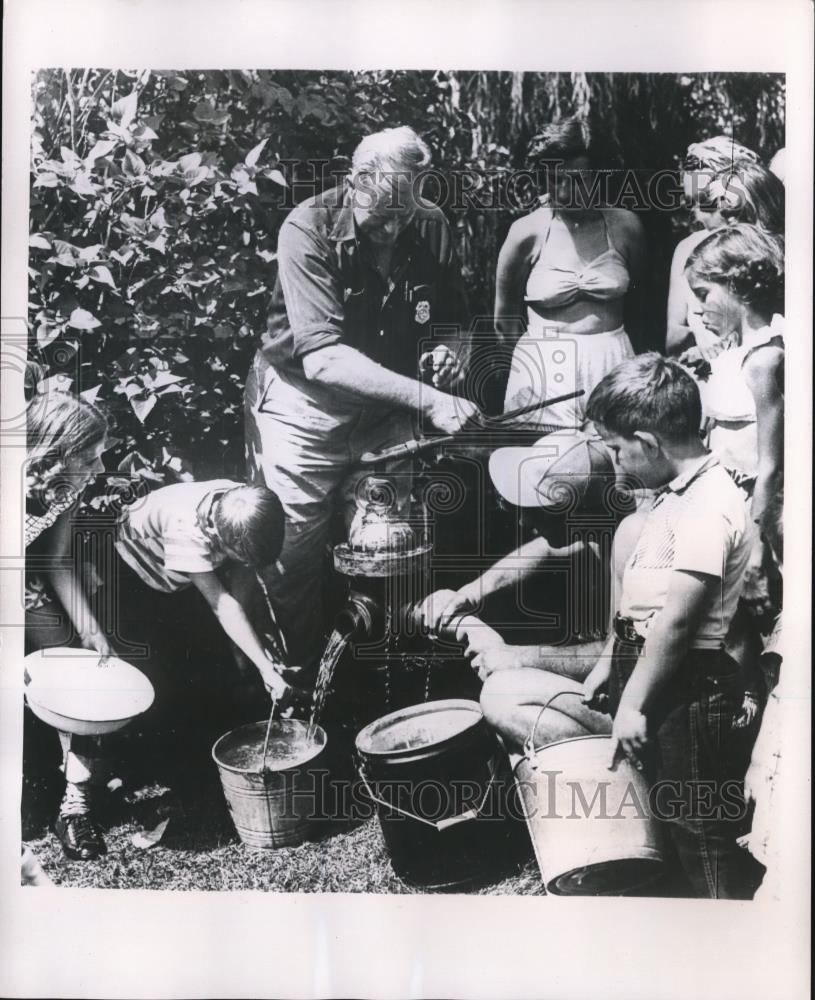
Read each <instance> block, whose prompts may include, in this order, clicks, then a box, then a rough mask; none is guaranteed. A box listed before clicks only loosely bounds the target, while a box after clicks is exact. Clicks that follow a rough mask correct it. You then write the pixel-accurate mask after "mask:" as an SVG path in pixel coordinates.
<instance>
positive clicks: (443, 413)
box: [424, 390, 482, 434]
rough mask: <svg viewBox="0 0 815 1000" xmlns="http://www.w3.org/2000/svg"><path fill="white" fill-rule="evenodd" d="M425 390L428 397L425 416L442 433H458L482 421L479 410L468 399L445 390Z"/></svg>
mask: <svg viewBox="0 0 815 1000" xmlns="http://www.w3.org/2000/svg"><path fill="white" fill-rule="evenodd" d="M426 391H427V392H428V394H429V395H430V399H429V400H428V403H427V405H426V407H425V411H424V412H425V416H426V417H427V419H428V420H429V421H430V423H431V424H433V426H434V427H435V428H436V430H438V431H441V432H442V434H459V433H460V432H461V431H463V430H464V429H465V428H469V427H475V426H477V425H478V424H480V423H481V422H482V414H481V411H480V410H479V409H478V407H477V406H476V405H475V403H471V402H470V400H469V399H464V397H463V396H451V395H449V394H448V393H446V392H437V391H435V390H426Z"/></svg>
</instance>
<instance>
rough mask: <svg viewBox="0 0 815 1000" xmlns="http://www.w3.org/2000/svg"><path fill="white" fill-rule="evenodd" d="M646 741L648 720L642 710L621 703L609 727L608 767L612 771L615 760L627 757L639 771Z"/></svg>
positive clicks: (641, 766) (615, 763)
mask: <svg viewBox="0 0 815 1000" xmlns="http://www.w3.org/2000/svg"><path fill="white" fill-rule="evenodd" d="M647 743H648V722H647V720H646V718H645V716H644V715H643V714H642V712H638V711H637V710H636V709H634V708H626V707H625V705H621V706H620V707H619V709H618V710H617V714H616V716H615V717H614V724H613V726H612V727H611V750H610V752H609V758H608V769H609V770H610V771H613V770H614V768H615V767H616V766H617V762H618V761H619V760H620V759H621V758H622V757H623V756H625V757H627V758H628V760H629V761H630V763H631V764H633V766H634V767H635V768H636V769H637V770H638V771H641V770H642V768H643V760H642V753H643V750H644V749H645V747H646V744H647Z"/></svg>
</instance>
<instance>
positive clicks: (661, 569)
mask: <svg viewBox="0 0 815 1000" xmlns="http://www.w3.org/2000/svg"><path fill="white" fill-rule="evenodd" d="M753 537H754V536H753V526H752V523H751V521H750V519H749V516H748V513H747V507H746V505H745V502H744V494H743V493H742V492H741V490H739V488H738V487H737V486H736V485H735V483H734V482H733V480H732V479H731V478H730V476H729V475H728V474H727V472H726V471H725V470H724V468H723V467H722V466H721V465H720V464H719V461H718V459H717V458H716V457H715V456H713V455H709V454H707V455H704V456H702V457H701V458H700V459H699V461H698V463H697V464H695V465H694V466H693V467H692V468H690V469H688V470H687V471H686V472H684V473H683V474H682V475H681V476H677V477H676V478H675V479H673V480H671V482H670V483H668V485H667V486H666V487H664V489H662V490H660V492H659V493H657V494H656V496H655V497H654V499H653V500H652V502H651V507H650V510H649V512H648V516H647V518H646V519H645V524H644V525H643V529H642V533H641V535H640V537H639V540H638V542H637V545H636V547H635V549H634V552H633V554H632V556H631V558H630V559H629V560H628V563H627V564H626V567H625V571H624V574H623V585H622V597H621V601H620V609H619V610H620V614H621V615H623V616H624V617H627V618H632V619H633V620H634V627H635V629H636V630H637V631H638V632H639V633H640V635H642V636H644V637H646V638H647V635H648V629H649V627H650V626H651V625H653V623H654V621H655V620H656V619H657V617H658V615H659V612H660V611H661V610H662V609H663V607H664V606H665V600H666V596H667V593H668V588H669V586H670V583H671V575H672V573H673V572H674V571H675V570H684V571H686V572H690V573H702V574H705V575H706V576H714V577H716V578H717V579H718V580H720V581H721V586H720V587H719V588H718V589H717V590H716V596H715V600H714V601H713V603H712V604H711V606H710V607H708V608H706V609H705V612H704V614H703V616H702V620H701V622H700V624H699V628H698V631H697V633H696V636H695V637H694V639H693V641H692V643H691V645H692V646H693V648H695V649H718V648H720V647H721V646H722V644H723V642H724V638H725V636H726V634H727V630H728V628H729V626H730V622H731V620H732V618H733V615H734V613H735V610H736V604H737V603H738V599H739V595H740V594H741V589H742V583H743V579H744V572H745V569H746V567H747V560H748V558H749V554H750V547H751V544H752V540H753Z"/></svg>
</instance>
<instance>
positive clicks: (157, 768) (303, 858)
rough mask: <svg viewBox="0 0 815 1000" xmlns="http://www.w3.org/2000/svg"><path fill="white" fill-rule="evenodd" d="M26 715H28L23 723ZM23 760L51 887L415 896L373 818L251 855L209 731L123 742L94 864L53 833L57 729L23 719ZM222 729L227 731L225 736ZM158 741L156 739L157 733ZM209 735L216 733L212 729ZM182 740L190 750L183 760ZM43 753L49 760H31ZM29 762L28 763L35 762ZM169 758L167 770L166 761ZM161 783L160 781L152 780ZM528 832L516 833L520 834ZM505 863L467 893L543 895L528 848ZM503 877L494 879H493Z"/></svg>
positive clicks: (26, 808) (28, 815) (32, 834)
mask: <svg viewBox="0 0 815 1000" xmlns="http://www.w3.org/2000/svg"><path fill="white" fill-rule="evenodd" d="M29 714H30V713H28V712H26V715H27V716H29ZM27 721H28V723H29V733H28V737H27V745H28V750H29V753H28V757H29V760H28V761H27V766H26V767H25V768H24V770H25V781H24V786H23V837H24V840H25V841H26V843H27V844H28V845H29V847H30V848H31V849H32V850H33V851H34V853H35V854H36V855H37V857H38V859H39V860H40V862H41V864H42V866H43V868H44V869H45V871H46V873H47V874H48V875H49V876H50V878H51V879H52V880H53V882H54V883H55V884H57V885H61V886H72V887H93V888H116V889H128V888H129V889H199V890H200V889H204V890H229V889H238V890H246V889H260V890H266V891H271V892H373V893H411V892H418V891H426V890H417V889H415V888H411V887H410V886H408V885H406V884H405V883H403V882H402V881H401V880H400V879H399V878H397V877H396V875H395V874H394V872H393V869H392V867H391V864H390V860H389V856H388V852H387V850H386V847H385V843H384V841H383V838H382V833H381V830H380V826H379V822H378V820H377V819H376V818H375V817H374V818H371V819H367V820H364V821H362V822H360V823H357V824H356V825H353V826H352V825H351V824H350V823H347V822H346V823H344V824H338V823H334V824H333V825H332V826H330V827H328V825H327V824H326V825H325V826H326V828H324V829H322V830H320V829H319V828H317V829H316V830H315V832H314V835H313V836H314V839H313V840H310V841H307V842H306V843H303V844H301V845H299V846H297V847H289V848H279V849H276V850H265V851H263V850H255V849H251V848H247V847H245V846H244V845H243V844H242V843H241V842H240V841H239V839H238V836H237V834H236V832H235V828H234V826H233V824H232V820H231V817H230V814H229V812H228V810H227V808H226V804H225V801H224V797H223V793H222V790H221V786H220V781H219V778H218V773H217V769H216V767H215V764H214V763H213V761H212V760H211V759H210V758H209V756H208V751H209V747H210V746H211V745H212V742H213V741H214V738H213V732H212V731H210V732H208V733H202V732H200V731H197V732H196V734H195V739H194V740H193V741H192V744H191V743H190V741H188V739H187V737H188V735H189V733H188V732H184V733H181V734H176V738H175V739H174V740H173V741H171V743H170V744H169V747H172V748H173V749H172V750H170V749H168V744H166V743H165V744H162V743H161V742H159V743H158V744H156V743H155V742H154V740H152V739H148V740H144V739H142V737H141V736H140V735H139V734H136V736H135V738H131V739H128V740H127V741H126V743H127V744H128V746H127V750H128V752H127V753H126V754H125V755H124V758H125V762H126V763H128V764H129V768H130V769H129V771H122V772H120V773H122V777H123V780H124V785H123V787H122V788H121V789H120V790H119V791H118V792H117V793H114V794H110V793H107V792H104V793H103V794H102V796H101V797H100V799H99V801H98V815H99V819H100V826H102V828H103V830H104V833H105V840H106V843H107V846H108V853H107V855H105V856H104V857H102V858H100V859H98V860H97V861H93V862H78V861H68V860H67V859H66V858H65V857H64V855H63V853H62V848H61V846H60V844H59V842H58V840H57V839H56V837H55V836H54V834H53V832H51V829H50V827H51V824H52V822H53V819H54V816H55V815H56V808H57V805H58V801H59V795H60V794H61V788H62V785H61V776H60V775H59V773H58V771H57V765H58V763H59V761H58V759H56V757H55V756H54V753H53V752H52V746H53V743H54V742H55V738H54V734H53V732H49V731H48V730H46V728H45V727H44V726H42V724H40V723H38V720H36V719H33V717H32V718H29V719H27ZM220 731H221V732H223V731H224V730H223V729H221V730H220ZM153 735H155V734H153ZM214 735H216V736H217V735H218V733H217V732H216V733H215V734H214ZM179 743H182V744H183V745H185V746H187V747H189V746H190V745H193V746H194V748H195V750H194V752H190V753H189V754H187V755H186V756H185V755H183V754H181V755H179V754H178V752H177V748H178V745H179ZM32 747H33V748H34V749H37V748H39V749H41V748H42V747H45V749H46V751H47V752H46V753H45V754H43V753H42V752H40V753H39V754H37V753H32ZM32 758H33V759H32ZM168 759H171V760H172V765H171V766H170V767H169V768H168V767H167V766H166V761H167V760H168ZM157 777H158V780H156V779H157ZM163 819H168V820H169V822H168V825H167V828H166V830H165V833H164V835H163V837H162V839H161V841H160V843H159V844H157V845H156V846H154V847H151V848H149V849H140V848H139V847H137V846H135V845H134V844H133V843H132V839H131V838H132V837H133V836H134V834H137V833H139V832H144V831H148V830H151V829H154V828H155V827H156V826H157V825H158V824H159V823H160V822H161V821H162V820H163ZM524 836H525V834H524V833H523V831H522V837H524ZM521 848H522V851H521V853H522V854H524V853H525V857H521V858H520V860H519V862H518V863H517V864H516V865H514V866H510V867H509V868H508V869H507V870H509V871H510V875H509V877H503V878H502V877H501V876H500V875H499V876H496V879H495V880H494V881H493V882H492V883H488V884H481V885H479V886H478V887H474V888H469V889H467V890H458V891H469V892H478V893H488V894H493V893H495V894H501V893H523V894H543V886H542V884H541V879H540V875H539V873H538V868H537V865H536V863H535V861H534V859H533V857H532V852H531V846H528V845H526V844H525V843H521ZM499 879H500V880H499Z"/></svg>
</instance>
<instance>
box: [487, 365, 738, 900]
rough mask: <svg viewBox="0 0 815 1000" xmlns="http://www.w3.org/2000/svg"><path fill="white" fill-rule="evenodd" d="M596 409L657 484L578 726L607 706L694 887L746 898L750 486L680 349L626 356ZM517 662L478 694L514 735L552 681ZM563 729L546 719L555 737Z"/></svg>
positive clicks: (632, 470) (599, 422)
mask: <svg viewBox="0 0 815 1000" xmlns="http://www.w3.org/2000/svg"><path fill="white" fill-rule="evenodd" d="M587 416H588V418H589V419H590V420H592V421H593V422H594V424H595V427H596V430H597V432H598V434H599V435H600V437H601V438H602V439H603V441H604V442H605V444H606V446H607V447H608V448H609V450H610V451H611V453H612V454H613V456H614V459H615V463H616V465H617V466H618V468H619V470H620V471H621V472H622V473H625V474H628V475H630V476H636V477H638V478H639V480H640V482H641V484H642V486H643V487H646V488H649V489H654V490H656V491H657V493H656V495H655V497H654V499H653V501H652V502H651V505H650V509H649V510H648V512H647V515H646V517H645V518H644V522H643V524H642V530H641V533H640V534H639V538H638V539H637V541H636V543H635V545H634V549H633V554H632V555H631V556H630V558H629V559H628V561H627V563H626V565H625V568H624V572H623V580H622V592H621V595H620V603H619V610H618V613H617V615H616V618H615V620H614V634H613V635H612V637H611V638H610V640H609V642H608V644H607V646H606V648H605V650H604V653H603V655H601V656H600V658H599V659H598V661H597V664H596V666H595V667H594V669H593V670H592V671H591V673H590V674H589V675H588V677H587V678H586V680H585V682H584V685H583V700H584V702H585V704H586V706H587V707H586V710H585V714H584V715H583V716H582V718H581V723H582V725H581V729H582V731H583V732H585V731H587V730H588V729H590V728H591V727H592V725H593V723H592V717H597V720H598V721H597V731H603V729H604V728H605V727H604V724H603V722H602V719H603V716H602V715H600V713H599V711H597V712H595V711H591V710H599V709H603V710H605V711H606V712H607V713H608V714H609V715H610V716H611V717H612V719H613V722H612V726H611V743H610V758H609V766H610V767H613V766H614V765H615V764H616V762H617V760H618V759H619V757H620V755H623V754H624V755H625V756H626V757H628V759H629V760H630V761H631V762H632V763H633V764H634V766H635V767H637V768H639V769H644V770H645V771H646V772H647V773H648V775H649V777H650V778H652V780H654V781H657V782H659V783H660V789H661V794H659V795H657V796H655V797H654V801H655V803H656V804H657V807H658V809H659V813H660V818H662V819H664V820H665V821H666V827H667V829H668V831H669V832H670V836H671V840H672V841H673V844H674V847H675V849H676V853H677V855H678V860H679V863H680V864H681V867H682V869H683V870H684V872H685V875H686V876H687V878H688V880H689V882H690V885H691V887H692V891H693V893H694V894H695V895H699V896H707V897H721V898H750V896H752V892H753V890H754V887H755V883H754V879H755V874H754V871H751V868H752V867H753V866H752V865H751V864H750V859H749V857H748V856H747V855H746V852H744V851H743V850H741V849H740V848H739V846H738V845H737V837H738V835H739V834H740V833H741V832H742V831H741V828H740V826H741V824H740V823H739V821H740V820H743V819H744V813H745V809H744V801H743V788H742V779H743V776H744V773H745V770H746V767H747V762H748V760H749V752H750V740H751V738H752V735H753V734H752V733H749V734H748V732H747V731H745V730H744V729H734V728H733V722H734V720H735V719H736V718H737V717H738V714H739V712H740V709H741V705H742V698H743V694H744V683H743V676H742V671H741V668H740V667H739V665H738V664H737V663H736V662H735V660H733V659H732V658H731V657H730V656H729V655H728V654H727V653H726V652H725V650H724V639H725V636H726V634H727V630H728V626H729V624H730V621H731V619H732V617H733V614H734V612H735V608H736V603H737V601H738V598H739V593H740V590H741V586H742V580H743V577H744V572H745V567H746V564H747V560H748V557H749V552H750V544H751V541H752V537H751V534H750V532H751V530H752V529H751V526H750V524H749V522H748V518H747V514H746V511H745V507H744V502H743V499H742V496H741V494H740V492H739V490H738V488H737V487H736V486H735V485H734V483H733V481H732V480H731V479H730V477H729V476H728V475H727V473H726V472H725V471H724V469H723V468H722V467H721V466H720V465H719V463H718V461H717V459H716V458H715V457H714V456H712V455H711V454H710V453H709V452H708V451H707V450H706V449H705V447H704V445H703V444H702V441H701V439H700V436H699V427H700V424H701V416H702V414H701V403H700V399H699V391H698V389H697V386H696V383H695V381H694V379H693V378H692V376H691V375H690V374H688V372H686V371H685V369H684V368H682V367H681V366H680V365H679V364H678V363H677V362H675V361H671V360H667V359H665V358H662V357H661V356H660V355H658V354H656V353H650V354H645V355H641V356H640V357H637V358H632V359H630V360H628V361H625V362H623V363H622V364H621V365H619V366H618V367H617V368H615V369H614V370H613V371H612V372H611V373H609V374H608V375H607V376H606V377H605V378H604V379H603V380H602V381H601V382H600V383H599V384H598V385H597V386H596V388H595V389H594V391H593V392H592V394H591V396H590V398H589V401H588V404H587ZM512 673H513V672H512V671H496V672H494V673H492V674H491V675H490V676H489V677H488V678H487V681H486V682H485V684H484V689H483V692H482V705H483V707H484V712H485V715H486V716H487V719H488V720H489V721H490V722H492V724H493V725H494V726H495V727H496V728H497V729H498V730H499V732H500V733H501V735H502V736H503V737H504V739H505V740H506V742H507V743H508V745H509V746H510V748H511V749H516V748H518V746H519V744H520V743H521V742H522V741H523V739H525V738H526V737H527V736H528V734H529V732H530V731H531V728H532V725H533V723H534V721H535V719H536V717H537V715H538V713H539V711H540V707H541V706H542V705H543V704H544V703H545V701H546V698H547V697H548V696H549V694H551V693H552V692H551V690H550V687H551V684H550V683H549V682H548V681H544V682H543V683H542V684H541V690H542V692H543V693H542V695H541V696H540V697H538V698H535V696H534V691H533V686H534V683H535V682H534V681H532V680H530V675H531V676H532V677H534V675H535V672H534V671H524V675H525V687H526V688H527V691H526V693H525V695H523V696H519V693H518V684H517V680H513V678H512V676H511V675H512ZM539 673H540V674H541V675H542V676H545V674H546V671H545V670H544V671H541V672H539ZM560 683H562V680H561V681H560ZM567 700H568V699H561V702H563V701H567ZM564 708H565V706H564ZM551 713H552V710H551V709H550V710H548V711H547V712H546V713H544V715H545V716H548V715H550V714H551ZM560 714H561V719H562V713H560ZM542 723H543V725H542V726H539V732H540V731H541V729H542V728H543V729H544V731H546V725H545V720H542ZM605 731H608V730H607V728H605ZM573 734H576V733H573ZM561 735H568V734H563V733H561V732H560V731H559V730H558V729H557V724H556V725H555V726H554V727H552V728H550V729H549V736H548V738H549V739H550V740H551V739H552V738H558V737H559V736H561Z"/></svg>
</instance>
